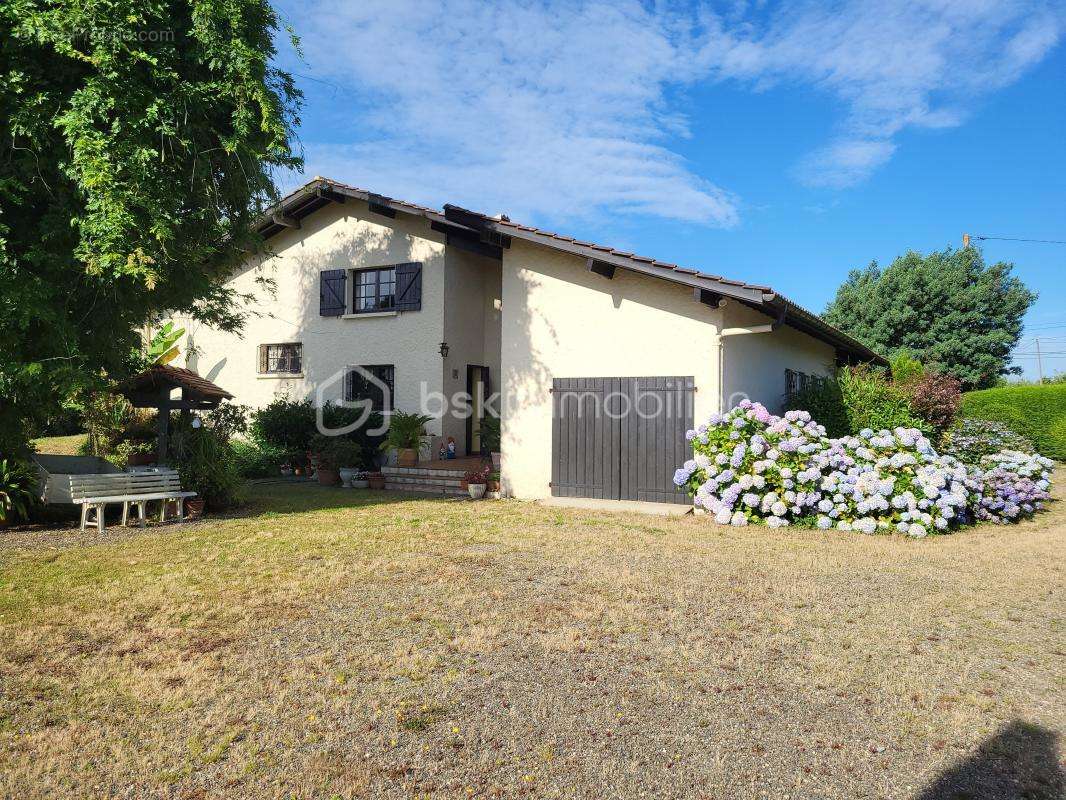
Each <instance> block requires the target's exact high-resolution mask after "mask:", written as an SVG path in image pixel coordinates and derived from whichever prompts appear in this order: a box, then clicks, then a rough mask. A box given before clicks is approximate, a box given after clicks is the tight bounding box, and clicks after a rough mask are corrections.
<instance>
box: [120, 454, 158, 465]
mask: <svg viewBox="0 0 1066 800" xmlns="http://www.w3.org/2000/svg"><path fill="white" fill-rule="evenodd" d="M154 463H155V453H130V455H129V458H127V459H126V465H127V466H130V467H146V466H148V465H149V464H154Z"/></svg>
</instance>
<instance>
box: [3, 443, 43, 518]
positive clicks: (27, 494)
mask: <svg viewBox="0 0 1066 800" xmlns="http://www.w3.org/2000/svg"><path fill="white" fill-rule="evenodd" d="M36 483H37V477H36V476H35V475H34V474H33V470H31V469H30V467H29V465H27V464H20V463H19V462H17V461H8V460H7V459H6V458H5V459H3V460H2V461H0V528H6V527H7V526H8V525H10V524H11V523H12V522H14V521H16V520H22V519H26V518H27V517H28V516H29V514H30V508H31V507H32V506H33V504H34V502H36V500H37V497H36V495H35V494H34V491H33V487H34V486H35V485H36Z"/></svg>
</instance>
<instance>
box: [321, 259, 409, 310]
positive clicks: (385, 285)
mask: <svg viewBox="0 0 1066 800" xmlns="http://www.w3.org/2000/svg"><path fill="white" fill-rule="evenodd" d="M349 280H351V283H352V285H351V286H349V285H348V281H349ZM421 309H422V263H421V262H420V261H410V262H406V263H403V264H390V265H388V266H380V267H371V268H370V269H324V270H322V271H321V272H320V273H319V287H318V313H319V314H320V315H322V316H323V317H341V316H347V315H349V314H372V313H374V312H378V313H381V312H385V313H397V312H401V311H420V310H421Z"/></svg>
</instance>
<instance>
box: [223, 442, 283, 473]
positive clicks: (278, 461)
mask: <svg viewBox="0 0 1066 800" xmlns="http://www.w3.org/2000/svg"><path fill="white" fill-rule="evenodd" d="M230 446H231V447H232V448H233V458H234V461H235V462H236V465H237V473H238V474H239V475H240V476H241V477H242V478H245V479H248V478H270V477H273V476H275V475H277V474H278V471H279V469H280V467H281V465H282V464H283V463H284V462H285V460H286V459H287V454H286V453H285V451H284V450H280V449H278V448H276V447H271V446H270V445H258V444H255V443H254V442H246V441H244V440H242V439H235V440H233V442H231V443H230Z"/></svg>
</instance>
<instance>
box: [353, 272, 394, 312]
mask: <svg viewBox="0 0 1066 800" xmlns="http://www.w3.org/2000/svg"><path fill="white" fill-rule="evenodd" d="M352 274H353V275H354V278H355V286H354V293H353V296H352V306H353V309H352V310H353V312H354V313H356V314H359V313H365V312H368V311H391V310H392V309H393V308H395V306H396V269H395V268H394V267H383V268H381V269H359V270H355V271H354V272H353V273H352Z"/></svg>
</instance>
